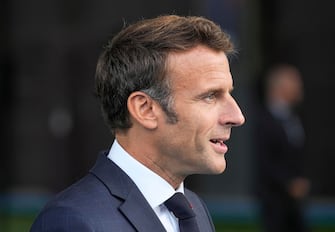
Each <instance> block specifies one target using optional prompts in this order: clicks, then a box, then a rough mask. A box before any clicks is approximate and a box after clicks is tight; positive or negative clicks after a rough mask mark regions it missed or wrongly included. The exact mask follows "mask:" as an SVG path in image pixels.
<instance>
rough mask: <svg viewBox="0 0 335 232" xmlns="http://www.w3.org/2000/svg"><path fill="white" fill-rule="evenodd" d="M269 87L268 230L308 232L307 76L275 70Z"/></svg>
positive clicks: (263, 122) (262, 138)
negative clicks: (303, 108)
mask: <svg viewBox="0 0 335 232" xmlns="http://www.w3.org/2000/svg"><path fill="white" fill-rule="evenodd" d="M263 86H264V88H263V91H264V92H263V93H264V101H263V103H264V104H263V106H264V107H263V110H261V113H260V115H259V117H257V119H258V120H259V121H258V123H257V128H256V135H257V137H256V141H257V145H258V146H257V149H258V150H257V154H258V158H259V160H258V162H257V163H258V165H260V166H259V168H258V171H259V173H258V174H259V176H258V181H259V188H258V197H259V199H260V203H261V217H262V220H263V225H264V229H265V231H267V232H270V231H271V232H276V231H278V232H284V231H285V232H289V231H294V232H300V231H306V226H305V223H304V219H303V218H304V216H303V208H302V206H303V200H304V197H306V194H307V193H308V190H309V181H308V180H307V179H306V178H304V177H303V174H302V172H303V171H302V165H303V155H304V153H303V149H304V137H305V135H304V129H303V127H302V124H301V121H300V119H299V117H298V114H297V112H296V109H297V106H298V105H299V103H301V101H302V100H303V83H302V79H301V74H300V72H299V70H298V69H297V68H296V67H294V66H291V65H286V64H280V65H277V66H274V67H273V68H271V69H270V70H269V72H268V73H267V75H266V76H265V82H264V85H263Z"/></svg>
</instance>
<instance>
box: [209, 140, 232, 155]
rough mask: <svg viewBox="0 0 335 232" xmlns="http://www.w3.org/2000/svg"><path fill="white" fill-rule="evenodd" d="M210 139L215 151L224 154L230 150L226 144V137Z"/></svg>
mask: <svg viewBox="0 0 335 232" xmlns="http://www.w3.org/2000/svg"><path fill="white" fill-rule="evenodd" d="M209 141H210V142H211V144H212V147H213V148H214V151H215V152H217V153H219V154H224V153H226V152H227V151H228V147H227V145H226V144H225V141H226V140H225V139H222V138H216V139H210V140H209Z"/></svg>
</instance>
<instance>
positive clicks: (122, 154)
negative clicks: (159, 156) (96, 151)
mask: <svg viewBox="0 0 335 232" xmlns="http://www.w3.org/2000/svg"><path fill="white" fill-rule="evenodd" d="M108 158H109V159H111V160H112V161H113V162H114V163H115V164H116V165H118V166H119V167H120V168H121V169H122V170H123V171H124V172H125V173H126V174H127V175H128V176H129V177H130V178H131V179H132V180H133V182H134V183H135V184H136V185H137V187H138V188H139V190H140V191H141V193H142V194H143V196H144V198H145V199H146V200H147V201H148V203H149V205H150V206H151V208H152V209H153V210H154V211H155V213H156V215H157V216H158V218H159V219H160V221H161V222H162V224H163V226H164V227H165V229H166V230H167V231H168V232H179V226H178V219H177V218H176V217H175V216H174V215H173V213H171V212H170V211H169V210H168V209H167V208H166V206H165V205H164V202H165V201H166V200H167V199H169V198H170V197H172V195H173V194H175V193H176V192H182V193H184V185H183V183H182V184H181V185H180V186H179V187H178V189H177V190H175V189H174V188H173V187H172V186H171V185H170V184H169V183H168V182H167V181H166V180H164V179H163V178H162V177H160V176H159V175H157V174H156V173H155V172H153V171H151V170H150V169H149V168H147V167H146V166H144V165H143V164H141V163H140V162H138V161H137V160H136V159H135V158H133V157H132V156H131V155H130V154H128V153H127V152H126V151H125V150H124V149H123V148H122V147H121V146H120V144H119V143H118V142H117V140H116V139H115V141H114V143H113V145H112V147H111V149H110V151H109V154H108Z"/></svg>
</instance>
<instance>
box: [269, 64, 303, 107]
mask: <svg viewBox="0 0 335 232" xmlns="http://www.w3.org/2000/svg"><path fill="white" fill-rule="evenodd" d="M266 96H267V101H268V103H269V104H271V103H272V104H276V103H282V104H285V105H287V106H290V107H294V106H296V105H297V104H299V103H300V102H301V101H302V99H303V83H302V77H301V74H300V72H299V70H298V69H297V68H296V67H295V66H293V65H289V64H278V65H275V66H274V67H273V68H271V69H270V70H269V71H268V74H267V79H266Z"/></svg>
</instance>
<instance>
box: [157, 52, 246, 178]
mask: <svg viewBox="0 0 335 232" xmlns="http://www.w3.org/2000/svg"><path fill="white" fill-rule="evenodd" d="M168 65H169V66H168V67H169V70H168V78H171V80H172V95H173V98H174V110H175V112H176V114H177V117H178V121H177V122H176V123H174V124H172V123H168V122H167V120H166V118H164V119H163V118H161V120H159V133H157V134H158V135H159V136H158V137H156V139H155V140H156V142H157V144H158V149H159V152H160V154H161V157H162V162H164V163H163V165H164V167H165V169H166V170H169V172H170V174H171V175H175V176H178V177H182V176H184V177H186V176H188V175H190V174H196V173H198V174H218V173H221V172H223V171H224V170H225V167H226V161H225V158H224V155H225V153H226V152H227V151H228V147H227V145H226V144H225V143H226V141H227V140H228V139H229V138H230V133H231V128H232V127H233V126H240V125H242V124H243V123H244V117H243V115H242V113H241V110H240V108H239V107H238V105H237V103H236V102H235V100H234V98H233V97H232V96H231V91H232V89H233V81H232V76H231V73H230V69H229V64H228V60H227V57H226V55H225V54H224V53H223V52H215V51H213V50H210V49H208V48H206V47H203V46H198V47H196V48H193V49H192V50H190V51H187V52H183V53H173V54H171V55H170V56H169V59H168Z"/></svg>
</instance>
